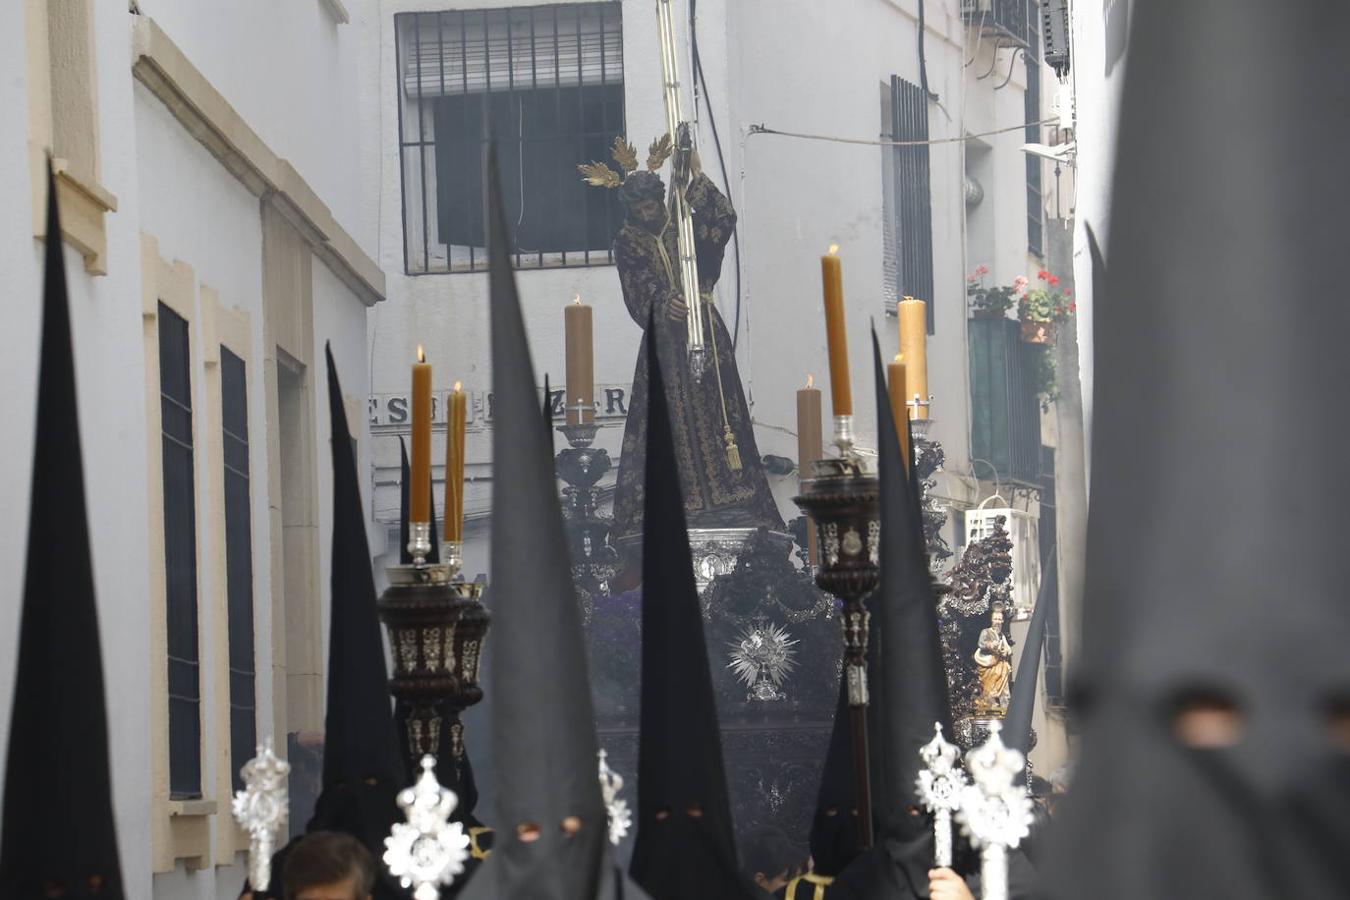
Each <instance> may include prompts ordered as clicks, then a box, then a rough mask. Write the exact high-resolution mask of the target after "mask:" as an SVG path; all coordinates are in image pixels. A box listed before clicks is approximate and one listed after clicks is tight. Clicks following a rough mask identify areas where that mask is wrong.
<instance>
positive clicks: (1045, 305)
mask: <svg viewBox="0 0 1350 900" xmlns="http://www.w3.org/2000/svg"><path fill="white" fill-rule="evenodd" d="M1036 280H1037V281H1039V282H1041V284H1039V285H1037V286H1036V287H1034V288H1032V287H1029V286H1028V287H1024V289H1023V290H1022V291H1021V297H1020V298H1019V299H1018V301H1017V318H1018V320H1019V321H1021V323H1022V340H1023V341H1026V342H1027V343H1028V344H1053V343H1054V342H1055V331H1056V329H1057V328H1058V326H1059V323H1060V322H1063V321H1065V320H1067V319H1069V318H1072V316H1073V314H1074V313H1075V312H1077V310H1078V306H1077V304H1076V303H1074V301H1073V297H1072V296H1071V292H1070V291H1069V290H1068V289H1066V288H1061V287H1060V286H1059V276H1057V275H1052V274H1051V273H1050V272H1047V271H1046V270H1045V269H1041V270H1040V271H1039V272H1037V273H1036ZM1021 281H1022V283H1023V285H1027V283H1028V282H1027V279H1025V278H1023V279H1021Z"/></svg>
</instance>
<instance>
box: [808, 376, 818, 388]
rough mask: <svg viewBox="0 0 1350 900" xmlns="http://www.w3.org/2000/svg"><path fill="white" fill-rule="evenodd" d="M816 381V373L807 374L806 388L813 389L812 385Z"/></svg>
mask: <svg viewBox="0 0 1350 900" xmlns="http://www.w3.org/2000/svg"><path fill="white" fill-rule="evenodd" d="M815 383H816V378H815V376H814V375H807V376H806V389H807V390H810V389H811V385H813V384H815Z"/></svg>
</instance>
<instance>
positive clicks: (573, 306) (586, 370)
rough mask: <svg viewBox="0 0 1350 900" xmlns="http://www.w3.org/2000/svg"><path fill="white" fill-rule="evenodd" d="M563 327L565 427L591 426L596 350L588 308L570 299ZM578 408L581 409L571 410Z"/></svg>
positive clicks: (564, 315)
mask: <svg viewBox="0 0 1350 900" xmlns="http://www.w3.org/2000/svg"><path fill="white" fill-rule="evenodd" d="M563 324H564V325H565V326H566V335H567V337H566V349H567V393H566V394H565V398H566V403H565V404H564V405H565V406H566V407H567V424H568V425H590V424H591V423H592V422H594V421H595V350H594V344H593V335H592V327H591V308H590V307H589V306H587V305H586V304H585V303H582V302H581V295H580V294H578V295H577V296H576V297H575V298H573V300H572V302H571V303H570V304H568V306H567V307H565V308H564V310H563ZM576 406H581V407H582V409H580V410H578V409H574V407H576Z"/></svg>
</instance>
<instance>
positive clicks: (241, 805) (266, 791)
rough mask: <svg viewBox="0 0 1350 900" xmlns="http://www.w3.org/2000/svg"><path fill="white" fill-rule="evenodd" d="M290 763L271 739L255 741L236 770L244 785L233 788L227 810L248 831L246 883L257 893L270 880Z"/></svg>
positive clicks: (284, 805)
mask: <svg viewBox="0 0 1350 900" xmlns="http://www.w3.org/2000/svg"><path fill="white" fill-rule="evenodd" d="M290 771H291V766H290V763H288V762H286V761H285V760H284V759H278V758H277V755H276V753H274V752H273V751H272V739H271V738H268V739H267V740H265V741H263V742H262V743H261V744H259V745H258V755H257V756H255V757H253V759H250V760H249V761H248V762H246V763H244V767H243V768H242V769H240V770H239V774H240V776H242V777H243V779H244V789H243V790H242V791H236V792H235V795H234V799H233V801H231V803H230V811H231V812H232V813H233V814H234V820H235V821H236V822H238V823H239V827H240V828H242V829H244V830H245V831H247V832H248V838H249V841H248V883H249V885H250V886H251V887H252V888H253V890H254V891H255V892H257V893H262V892H265V891H266V890H267V888H268V885H270V884H271V881H272V854H273V853H275V852H276V849H277V834H278V833H280V831H281V828H282V826H283V825H285V824H286V803H287V791H286V776H287V775H289V774H290Z"/></svg>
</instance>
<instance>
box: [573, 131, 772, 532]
mask: <svg viewBox="0 0 1350 900" xmlns="http://www.w3.org/2000/svg"><path fill="white" fill-rule="evenodd" d="M663 148H665V149H663ZM670 152H672V151H671V149H670V141H669V140H668V139H666V140H664V141H662V140H658V141H657V142H656V143H654V144H653V145H652V150H651V154H650V155H649V157H648V160H647V169H646V170H639V169H638V167H637V157H636V153H635V152H634V151H633V148H632V147H631V145H627V144H624V143H623V141H622V139H620V140H618V141H616V142H615V150H614V154H613V155H614V159H615V161H616V162H618V163H619V165H620V168H621V169H622V170H623V172H624V175H623V176H622V177H620V176H619V175H618V173H615V172H614V171H613V170H612V169H609V168H608V167H607V166H605V165H604V164H603V163H595V164H592V165H591V166H585V167H582V172H583V174H584V175H586V176H587V181H589V182H590V183H591V184H596V185H601V184H603V185H604V186H607V187H614V188H618V190H619V192H620V195H621V196H622V198H623V202H624V208H625V210H626V219H625V223H624V225H623V227H622V228H621V229H620V230H619V233H618V235H617V236H616V237H615V239H614V261H615V264H616V265H617V267H618V270H619V280H620V283H621V285H622V288H623V299H624V303H625V304H626V305H627V307H628V312H629V314H630V315H632V317H633V319H634V321H636V322H637V323H638V325H639V326H641V327H642V328H643V329H644V330H645V329H646V328H647V327H648V322H649V317H650V321H651V323H652V324H651V327H653V328H655V329H656V346H657V352H658V353H660V355H661V367H662V371H663V372H664V374H665V381H666V391H667V394H668V396H667V401H668V403H669V407H670V418H671V430H672V432H673V434H674V438H675V456H676V459H677V460H678V461H679V469H680V482H681V484H682V485H683V488H684V505H685V516H686V519H687V521H688V524H689V527H690V528H733V527H748V528H755V527H760V526H763V527H766V528H769V529H771V530H777V531H781V530H783V527H784V526H783V518H782V516H781V515H780V514H779V512H778V506H777V504H776V503H775V502H774V499H773V496H772V495H771V494H770V492H769V483H768V480H767V478H766V477H765V474H764V467H763V464H762V463H761V461H760V455H759V450H758V447H757V445H756V443H755V435H754V431H753V430H752V428H751V423H750V410H749V406H748V405H747V403H746V401H745V393H744V391H743V390H742V387H741V380H740V376H739V374H738V372H737V369H736V357H735V354H734V353H733V351H732V343H731V335H730V334H729V333H728V331H727V327H726V325H725V323H724V322H723V320H722V317H721V315H720V314H719V313H718V311H717V307H716V305H715V304H714V303H713V296H712V291H713V287H714V285H715V284H716V283H717V279H718V276H719V275H720V274H721V271H722V257H723V254H724V253H725V251H726V245H727V242H728V241H729V240H730V239H731V235H732V230H733V229H734V227H735V224H736V212H735V210H734V209H733V208H732V206H731V202H730V201H729V200H728V199H727V198H726V197H725V196H724V195H723V194H722V192H721V191H719V190H718V189H717V186H716V185H715V184H713V182H712V180H711V179H709V178H708V177H707V176H706V175H704V174H703V172H702V171H701V168H700V166H699V161H698V154H697V152H696V151H687V150H686V151H681V150H679V149H674V151H673V152H674V154H675V158H674V166H673V168H674V177H673V181H674V182H675V183H676V184H681V183H687V185H688V187H687V189H686V190H685V197H686V199H687V200H688V203H689V206H690V207H691V210H692V218H693V226H694V229H693V230H694V244H695V250H696V256H697V261H698V275H699V278H698V280H699V285H698V294H699V302H700V303H702V304H703V318H704V339H705V343H706V345H707V354H708V357H709V359H708V361H707V362H706V363H705V365H704V366H703V371H702V374H701V376H696V374H695V373H694V372H693V371H692V370H691V368H690V364H689V353H688V351H687V348H688V340H689V338H688V331H689V329H688V325H687V322H686V317H687V316H688V313H689V310H688V308H687V305H686V304H685V302H684V300H683V294H682V292H681V289H680V288H681V282H680V272H679V268H678V260H679V251H678V248H677V246H676V228H675V223H674V222H673V221H672V216H671V210H670V204H668V203H667V198H666V186H665V184H664V183H663V182H662V180H661V177H660V176H659V175H658V174H657V173H656V169H659V168H660V167H661V164H662V163H663V162H664V154H667V153H670ZM653 314H654V315H653ZM647 391H648V385H647V342H646V341H645V340H644V341H643V342H642V344H641V350H639V352H638V359H637V365H636V367H635V370H634V374H633V393H632V401H631V403H630V404H629V408H628V420H627V423H626V424H625V427H624V435H623V448H622V451H621V455H620V458H619V475H618V484H617V487H616V489H615V495H614V534H615V535H616V536H617V537H620V538H622V537H624V536H626V535H634V534H640V533H641V531H642V510H643V503H644V495H643V486H644V476H645V472H646V466H645V454H646V446H647Z"/></svg>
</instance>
